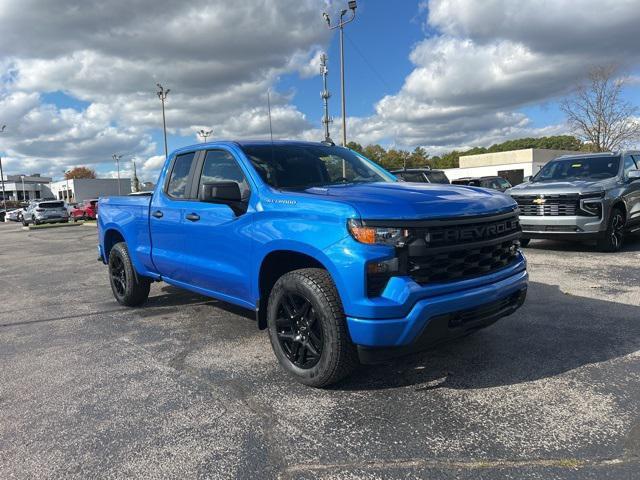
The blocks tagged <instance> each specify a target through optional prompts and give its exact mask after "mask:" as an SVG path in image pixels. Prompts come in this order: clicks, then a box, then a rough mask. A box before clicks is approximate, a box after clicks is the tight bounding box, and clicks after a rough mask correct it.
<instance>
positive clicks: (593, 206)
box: [580, 192, 604, 217]
mask: <svg viewBox="0 0 640 480" xmlns="http://www.w3.org/2000/svg"><path fill="white" fill-rule="evenodd" d="M603 198H604V192H594V193H587V194H583V195H580V208H581V209H582V211H584V212H586V213H588V214H589V215H593V216H595V217H602V199H603Z"/></svg>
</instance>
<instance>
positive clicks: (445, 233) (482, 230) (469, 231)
mask: <svg viewBox="0 0 640 480" xmlns="http://www.w3.org/2000/svg"><path fill="white" fill-rule="evenodd" d="M517 229H518V220H516V219H509V220H505V221H504V222H499V223H490V224H486V225H472V226H469V227H456V228H447V229H444V230H435V231H432V232H428V233H427V234H426V235H425V241H426V242H427V243H430V242H438V243H440V242H447V243H449V242H454V243H455V242H469V241H477V240H485V239H489V238H493V237H496V236H499V235H501V234H504V233H507V232H510V231H516V230H517Z"/></svg>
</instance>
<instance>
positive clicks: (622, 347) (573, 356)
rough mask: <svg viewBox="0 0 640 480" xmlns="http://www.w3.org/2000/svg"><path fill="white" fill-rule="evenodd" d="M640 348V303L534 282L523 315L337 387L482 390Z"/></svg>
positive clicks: (369, 369) (365, 369) (363, 372)
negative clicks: (575, 293)
mask: <svg viewBox="0 0 640 480" xmlns="http://www.w3.org/2000/svg"><path fill="white" fill-rule="evenodd" d="M638 349H640V307H638V306H633V305H626V304H621V303H615V302H609V301H603V300H597V299H593V298H586V297H576V296H573V295H569V294H565V293H563V292H561V291H560V289H559V288H558V287H557V286H555V285H547V284H543V283H537V282H532V283H531V284H530V288H529V295H528V298H527V301H526V303H525V305H524V306H523V307H522V308H521V309H520V310H519V311H517V312H516V313H515V314H513V315H511V316H509V317H505V318H503V319H501V320H499V321H498V322H497V323H496V324H494V325H492V326H491V327H488V328H486V329H484V330H481V331H479V332H476V333H475V334H473V335H470V336H468V337H465V338H462V339H460V340H456V341H453V342H449V343H446V344H442V345H440V346H438V347H434V348H433V349H431V350H427V351H425V352H422V353H419V354H414V355H411V356H407V357H403V358H400V359H396V360H393V361H391V362H390V363H387V364H385V365H377V366H376V365H374V366H362V367H361V368H360V369H359V370H358V371H357V372H355V373H354V374H353V375H352V376H351V377H349V378H347V379H346V380H344V381H343V382H341V383H339V384H337V385H336V386H335V387H334V388H335V389H337V390H375V389H388V388H397V387H406V386H411V385H416V386H417V390H432V389H435V388H453V389H478V388H488V387H498V386H504V385H512V384H519V383H523V382H529V381H534V380H538V379H542V378H547V377H553V376H556V375H560V374H562V373H564V372H567V371H570V370H574V369H577V368H580V367H583V366H586V365H590V364H595V363H599V362H605V361H608V360H612V359H616V358H619V357H623V356H625V355H628V354H630V353H633V352H635V351H637V350H638Z"/></svg>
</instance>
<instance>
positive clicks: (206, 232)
mask: <svg viewBox="0 0 640 480" xmlns="http://www.w3.org/2000/svg"><path fill="white" fill-rule="evenodd" d="M222 181H233V182H237V183H238V184H239V186H240V191H241V194H242V199H243V204H245V205H246V207H247V209H246V210H244V211H242V210H243V209H241V210H238V209H236V211H234V210H232V208H231V207H230V206H228V205H224V204H216V203H208V202H201V201H199V200H198V192H199V191H200V188H201V185H202V184H204V183H209V182H222ZM250 196H251V189H250V186H249V182H248V181H247V175H246V173H245V172H244V171H243V169H242V167H241V165H240V163H239V162H238V161H237V159H236V158H235V157H234V155H233V154H232V152H230V151H228V150H225V149H222V148H218V149H211V150H207V151H205V152H203V154H202V155H201V157H200V159H199V161H198V162H197V167H196V172H195V175H194V181H193V186H192V194H191V200H189V201H187V202H185V203H184V204H183V219H182V224H183V227H184V233H185V246H184V257H183V258H182V259H181V260H182V261H183V262H184V264H183V266H182V268H183V269H185V270H188V271H189V283H190V284H191V285H193V286H195V287H198V288H201V289H205V290H207V291H208V292H211V293H212V294H214V295H213V296H216V297H219V298H223V299H226V300H230V301H234V300H236V302H235V303H245V304H246V303H248V302H249V299H250V298H251V284H250V279H251V273H250V272H251V271H252V267H251V258H252V247H253V245H252V243H253V242H252V240H251V236H250V232H249V230H250V226H251V219H252V215H253V208H252V207H251V206H249V198H250ZM237 300H240V302H238V301H237ZM249 306H253V305H251V304H250V303H249Z"/></svg>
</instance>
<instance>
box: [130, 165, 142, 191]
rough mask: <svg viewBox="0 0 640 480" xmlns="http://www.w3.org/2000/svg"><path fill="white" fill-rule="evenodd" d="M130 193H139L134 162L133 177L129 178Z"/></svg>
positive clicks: (138, 181)
mask: <svg viewBox="0 0 640 480" xmlns="http://www.w3.org/2000/svg"><path fill="white" fill-rule="evenodd" d="M131 191H132V192H139V191H140V180H139V179H138V172H137V171H136V161H135V160H134V161H133V177H132V178H131Z"/></svg>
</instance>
